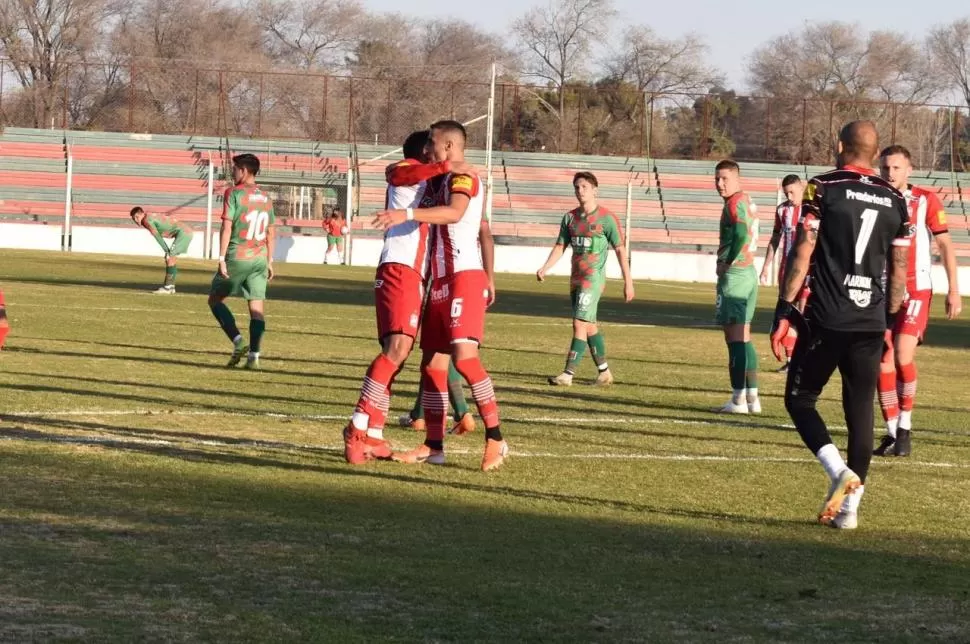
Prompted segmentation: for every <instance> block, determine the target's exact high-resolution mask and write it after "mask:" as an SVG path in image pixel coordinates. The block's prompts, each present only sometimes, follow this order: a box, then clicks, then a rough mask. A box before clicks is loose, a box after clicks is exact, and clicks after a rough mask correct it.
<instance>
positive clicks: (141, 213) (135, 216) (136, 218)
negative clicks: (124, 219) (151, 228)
mask: <svg viewBox="0 0 970 644" xmlns="http://www.w3.org/2000/svg"><path fill="white" fill-rule="evenodd" d="M128 214H129V215H131V220H132V221H133V222H135V223H136V224H138V225H139V226H140V225H141V222H142V221H144V220H145V209H144V208H142V207H141V206H135V207H134V208H132V209H131V212H130V213H128Z"/></svg>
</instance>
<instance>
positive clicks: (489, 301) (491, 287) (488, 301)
mask: <svg viewBox="0 0 970 644" xmlns="http://www.w3.org/2000/svg"><path fill="white" fill-rule="evenodd" d="M493 304H495V280H494V279H490V280H488V297H487V298H485V308H486V309H487V308H489V307H491V306H492V305H493Z"/></svg>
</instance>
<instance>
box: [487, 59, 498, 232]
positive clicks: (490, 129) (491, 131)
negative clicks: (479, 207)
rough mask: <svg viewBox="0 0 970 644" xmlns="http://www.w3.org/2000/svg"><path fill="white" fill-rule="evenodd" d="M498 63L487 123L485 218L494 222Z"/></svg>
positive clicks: (493, 79) (490, 88)
mask: <svg viewBox="0 0 970 644" xmlns="http://www.w3.org/2000/svg"><path fill="white" fill-rule="evenodd" d="M497 71H498V65H496V64H495V63H492V80H491V84H490V86H489V91H488V121H487V122H486V123H485V220H486V221H487V222H488V223H490V224H491V223H492V185H493V182H492V139H493V138H494V135H495V76H496V74H497Z"/></svg>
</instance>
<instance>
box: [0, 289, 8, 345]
mask: <svg viewBox="0 0 970 644" xmlns="http://www.w3.org/2000/svg"><path fill="white" fill-rule="evenodd" d="M8 333H10V322H8V321H7V303H6V301H4V299H3V290H2V289H0V349H3V344H4V343H5V342H6V341H7V334H8Z"/></svg>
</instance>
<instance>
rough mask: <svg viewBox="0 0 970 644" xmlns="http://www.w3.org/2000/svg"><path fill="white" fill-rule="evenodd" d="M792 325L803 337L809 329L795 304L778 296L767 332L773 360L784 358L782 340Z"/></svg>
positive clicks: (779, 360)
mask: <svg viewBox="0 0 970 644" xmlns="http://www.w3.org/2000/svg"><path fill="white" fill-rule="evenodd" d="M792 327H794V328H795V330H796V331H798V334H799V335H800V336H803V337H807V336H808V334H809V331H810V329H809V328H808V322H807V321H806V320H805V316H804V315H802V312H801V311H799V310H798V309H797V308H795V305H794V304H792V303H791V302H789V301H787V300H783V299H782V298H778V304H777V305H776V306H775V319H774V321H773V322H772V323H771V331H770V332H769V335H770V337H771V353H772V354H774V356H775V360H777V361H778V362H781V361H782V360H784V358H785V345H784V341H785V337H786V336H787V335H788V332H789V331H790V330H791V329H792Z"/></svg>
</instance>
